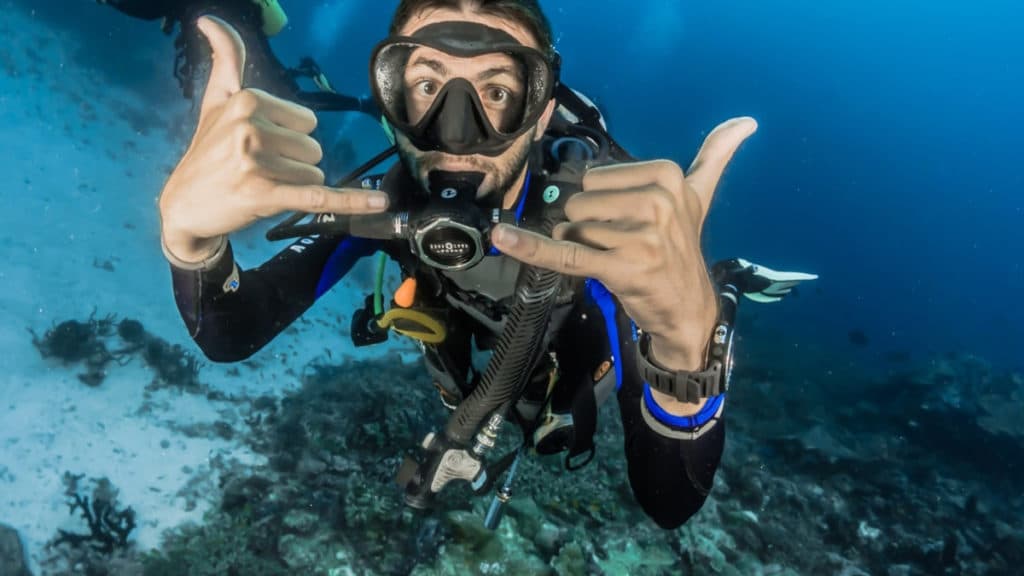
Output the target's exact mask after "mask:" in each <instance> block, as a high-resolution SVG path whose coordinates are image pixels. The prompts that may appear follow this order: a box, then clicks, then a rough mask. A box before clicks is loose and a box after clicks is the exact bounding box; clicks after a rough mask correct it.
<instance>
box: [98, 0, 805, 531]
mask: <svg viewBox="0 0 1024 576" xmlns="http://www.w3.org/2000/svg"><path fill="white" fill-rule="evenodd" d="M108 1H109V2H112V0H108ZM246 1H248V0H238V1H237V2H235V3H236V4H244V3H245V2H246ZM128 3H129V2H127V1H122V2H120V4H122V5H124V4H128ZM209 3H211V4H217V3H215V2H212V1H211V2H209ZM254 3H255V4H257V5H261V6H264V5H266V4H268V3H269V2H267V1H266V0H259V1H255V2H254ZM177 4H182V3H180V2H179V3H177ZM194 4H196V2H192V3H191V5H194ZM219 4H224V5H226V4H229V3H227V2H224V3H219ZM273 4H274V5H276V2H275V3H273ZM147 5H148V4H147ZM122 11H125V10H124V9H123V8H122ZM155 12H156V10H154V11H153V12H152V13H150V14H153V13H155ZM191 14H192V15H193V16H197V15H198V14H199V12H192V13H191ZM220 16H223V17H224V18H225V19H227V16H224V15H223V14H221V15H220ZM225 19H222V18H221V17H218V16H211V15H209V14H205V15H202V16H199V17H198V18H197V19H195V20H182V21H181V24H182V29H183V32H182V33H183V34H192V32H189V30H192V29H193V28H194V29H196V30H198V31H199V33H201V35H202V36H203V37H205V39H206V40H207V41H208V42H209V46H210V48H211V50H212V60H213V61H212V65H211V68H210V74H209V78H208V81H207V84H206V89H205V93H204V94H203V96H202V102H201V109H200V113H199V119H198V124H197V127H196V130H195V134H194V137H193V139H192V142H191V144H190V145H189V147H188V149H187V150H186V152H185V154H184V156H183V157H182V159H181V161H180V163H179V164H178V165H177V167H176V168H175V170H174V171H173V172H172V174H171V175H170V176H169V178H168V180H167V181H166V183H165V186H164V188H163V190H162V192H161V195H160V200H159V210H160V216H161V245H162V248H163V252H164V255H165V256H166V258H167V260H168V261H169V263H170V267H171V275H172V282H173V289H174V296H175V299H176V302H177V306H178V309H179V311H180V313H181V316H182V319H183V320H184V322H185V324H186V326H187V327H188V330H189V334H190V335H191V337H192V338H193V339H194V341H195V342H196V344H197V345H198V346H199V348H200V349H201V350H202V351H203V353H204V354H205V355H206V356H207V357H208V358H210V359H211V360H214V361H219V362H235V361H240V360H243V359H245V358H248V357H250V356H251V355H253V354H254V353H255V352H257V351H258V350H260V349H261V348H262V347H263V346H264V345H266V344H267V343H268V342H270V341H271V340H272V339H273V338H275V337H276V336H277V335H278V334H280V333H281V332H282V331H284V330H285V329H286V328H287V327H288V326H289V325H290V324H291V323H292V322H294V321H295V320H296V319H297V318H298V317H299V316H301V315H302V314H303V313H304V312H305V311H306V310H307V309H309V308H310V306H311V305H312V304H313V303H314V302H316V301H317V300H318V299H319V298H320V297H321V296H323V295H324V294H326V293H327V292H328V291H329V290H330V289H331V288H332V287H333V286H335V285H336V284H337V283H338V281H339V280H340V279H341V278H342V277H344V276H345V274H346V273H347V272H348V271H349V270H350V269H351V268H352V267H353V265H354V264H355V263H356V262H357V261H358V260H359V259H360V258H363V257H367V256H371V255H373V254H375V253H377V254H379V258H380V259H381V262H384V261H388V260H389V261H393V262H396V263H397V264H398V265H399V267H400V269H401V278H402V283H401V285H400V287H399V288H398V289H397V290H396V291H395V293H394V294H393V296H391V297H390V298H387V297H385V295H383V294H382V289H381V286H380V283H379V282H378V286H377V289H376V290H375V291H374V293H372V294H370V295H368V296H367V297H366V300H365V307H364V308H363V309H361V310H359V311H358V312H357V313H356V314H354V315H353V321H352V332H351V336H352V339H353V342H354V344H355V345H357V346H362V345H369V344H373V343H376V342H381V341H384V340H385V339H386V338H388V336H389V334H390V333H391V332H395V333H398V334H400V335H401V336H403V337H408V338H411V339H413V340H414V341H415V342H416V343H417V345H418V347H419V349H420V350H421V351H422V354H423V358H424V361H425V366H426V368H427V370H428V371H429V373H430V375H431V377H432V380H433V383H434V386H435V387H436V388H437V390H438V395H439V399H440V401H441V403H442V404H443V405H444V407H445V408H443V409H446V410H448V411H450V416H449V419H448V421H447V424H446V425H445V427H444V428H443V429H442V430H437V431H436V432H433V433H431V434H429V435H427V437H426V438H424V439H423V442H422V445H421V447H420V449H419V452H418V453H417V455H416V456H415V457H412V456H410V457H407V458H406V460H405V462H404V463H403V464H402V466H401V467H400V469H399V470H397V471H396V480H397V481H398V483H399V484H400V485H401V486H402V488H403V490H404V497H405V501H406V503H407V504H408V505H409V506H412V507H414V508H418V509H426V508H430V507H431V506H432V505H433V504H434V499H435V497H436V495H437V494H438V493H439V492H441V491H442V490H444V489H445V488H446V487H447V486H449V485H451V484H452V483H455V482H464V483H466V484H468V485H469V486H470V487H471V488H472V491H473V492H474V493H475V494H484V493H489V492H495V494H494V497H493V500H492V504H491V508H490V510H489V511H488V513H487V517H486V519H485V524H486V525H487V526H488V527H490V528H493V527H495V526H496V525H497V523H498V521H499V520H500V518H501V510H502V505H503V504H504V503H505V502H507V501H508V499H509V498H510V497H511V493H512V481H513V478H514V476H515V472H516V469H517V464H518V462H519V461H520V459H521V458H522V457H523V456H524V455H526V454H542V455H555V454H560V455H562V458H563V463H564V466H565V468H566V469H568V470H575V469H578V468H580V467H582V466H584V465H586V464H587V463H588V462H589V461H590V460H591V458H592V457H593V455H594V451H595V447H594V442H593V435H594V432H595V426H596V418H597V409H598V407H599V406H600V405H601V404H602V403H603V402H604V401H605V400H607V399H608V398H609V397H611V396H612V395H615V396H616V398H617V400H618V402H619V408H620V413H621V418H622V424H623V428H624V431H625V438H624V451H625V456H626V459H627V462H628V476H629V483H630V486H631V488H632V491H633V494H634V495H635V498H636V500H637V502H638V503H639V504H640V506H641V507H642V508H643V510H644V511H645V512H646V514H647V515H648V516H649V517H650V518H651V519H652V520H653V521H654V522H656V523H657V524H658V525H659V526H661V527H663V528H666V529H670V528H675V527H678V526H680V525H682V524H683V523H684V522H686V520H687V519H688V518H690V517H691V516H692V515H693V514H694V513H696V512H697V511H698V510H699V509H700V508H701V506H702V505H703V503H704V501H705V500H706V498H707V496H708V494H709V490H710V488H711V486H712V482H713V479H714V476H715V472H716V470H717V468H718V465H719V462H720V459H721V455H722V450H723V446H724V442H725V423H724V421H723V412H724V407H725V396H726V392H727V390H728V387H729V382H730V376H731V372H732V343H733V325H734V319H735V315H736V311H737V306H738V303H739V296H740V295H741V294H742V295H744V296H746V297H748V298H751V299H753V300H756V301H761V302H771V301H777V300H779V299H780V298H782V297H783V296H784V295H785V294H787V293H788V292H789V291H790V289H791V288H792V287H793V286H794V285H796V284H797V283H798V282H800V281H802V280H809V279H813V278H815V276H814V275H810V274H800V273H785V272H776V271H774V270H771V269H768V268H766V267H764V266H759V265H756V264H753V263H751V262H748V261H746V260H743V259H730V260H725V261H722V262H718V263H716V264H715V265H714V266H712V267H711V269H710V270H709V269H708V268H707V266H706V265H705V261H704V258H703V255H702V253H701V247H700V237H701V231H702V227H703V223H704V220H705V217H706V215H707V212H708V209H709V207H710V205H711V201H712V198H713V195H714V191H715V188H716V186H717V184H718V181H719V179H720V177H721V174H722V172H723V171H724V169H725V168H726V166H727V164H728V163H729V162H730V160H731V158H732V156H733V154H734V152H735V151H736V149H737V148H738V147H739V146H740V145H741V144H742V143H743V141H744V140H746V138H748V137H749V136H750V135H751V134H753V133H754V131H755V130H756V123H755V121H754V120H753V119H751V118H735V119H732V120H729V121H727V122H725V123H723V124H721V125H719V126H718V127H717V128H715V129H714V130H713V131H712V132H711V133H710V134H709V135H708V136H707V138H706V139H705V141H704V144H703V146H702V147H701V149H700V151H699V152H698V154H697V156H696V159H695V160H694V161H693V163H692V165H691V166H690V168H689V170H687V171H686V172H685V173H684V171H683V170H682V169H681V168H680V167H679V166H678V165H677V164H675V163H674V162H671V161H668V160H653V161H639V160H637V159H636V158H633V157H632V156H631V155H629V154H628V153H627V152H626V151H625V150H624V149H623V148H622V146H620V145H619V144H618V143H617V142H616V141H615V140H614V138H612V137H611V135H610V134H609V133H608V131H607V125H606V124H605V122H604V119H603V117H602V116H601V113H600V112H599V111H598V110H597V108H596V107H595V106H594V105H593V104H592V102H591V101H590V100H589V99H587V98H586V97H585V96H583V95H582V94H580V93H579V92H576V91H574V90H572V89H571V88H569V87H568V86H566V85H565V84H564V83H563V82H562V81H561V58H560V56H559V54H558V53H557V52H556V51H555V49H554V46H553V40H552V31H551V28H550V24H549V22H548V20H547V18H546V17H545V15H544V14H543V12H542V10H541V8H540V6H539V4H538V2H537V0H401V2H400V5H399V6H398V8H397V10H396V12H395V15H394V18H393V21H392V23H391V26H390V34H389V36H388V37H387V38H386V39H384V40H383V41H381V42H380V43H379V44H378V45H377V46H376V48H375V49H374V50H373V53H372V56H371V61H370V75H369V78H370V87H371V91H372V95H373V98H372V106H370V103H367V102H366V101H364V100H360V99H358V98H350V97H346V96H344V95H339V94H335V93H334V92H333V91H332V90H329V89H325V90H323V92H324V94H320V95H316V96H313V95H309V94H305V95H304V94H301V93H299V92H297V91H295V90H294V89H293V90H291V93H290V94H289V91H288V90H285V91H284V92H283V93H282V92H278V93H272V92H271V91H268V90H265V89H261V88H259V87H253V86H252V85H250V84H248V78H249V77H250V73H249V72H248V71H249V66H248V64H249V55H250V43H249V42H247V41H246V39H245V38H244V37H243V36H242V35H240V34H239V33H238V31H237V30H236V25H235V24H234V23H229V22H228V21H225ZM249 27H250V29H254V27H252V26H251V23H250V25H249ZM186 29H188V30H186ZM260 30H262V29H260ZM261 33H263V34H265V32H261ZM260 42H265V39H263V40H261V41H260ZM258 45H259V46H262V44H259V43H258ZM324 84H326V82H325V83H324ZM319 85H320V83H318V86H319ZM346 106H347V108H346ZM323 110H353V111H360V112H364V113H370V114H374V115H375V116H377V117H378V118H379V119H380V121H381V122H382V124H383V125H384V126H385V128H386V130H387V133H388V134H389V136H390V138H391V139H392V144H393V146H392V147H391V148H389V149H388V150H386V151H384V152H383V153H382V154H380V155H378V156H377V157H375V158H374V159H373V160H371V161H370V162H368V163H367V164H366V165H364V166H363V167H360V168H359V169H357V170H356V171H354V172H353V173H352V174H351V175H349V176H348V177H346V178H343V179H341V180H340V181H339V182H337V183H336V184H335V185H333V186H328V185H325V177H324V174H323V172H322V171H321V170H320V169H319V168H318V164H319V163H320V162H321V160H322V159H323V153H322V150H321V148H320V145H319V143H318V142H317V140H315V139H314V138H312V137H311V136H310V134H312V133H313V131H314V130H315V128H316V126H317V116H316V115H315V114H314V111H323ZM394 154H397V156H398V161H397V162H395V163H394V164H393V166H392V167H391V168H390V169H388V170H387V171H386V172H384V173H381V174H376V173H371V170H372V169H373V168H375V167H376V166H378V165H380V164H381V163H383V161H384V160H385V159H387V158H389V157H390V156H392V155H394ZM286 212H294V214H293V215H291V216H290V217H288V218H287V219H285V220H284V221H283V222H281V223H280V224H278V225H277V226H276V227H275V228H274V229H272V230H271V231H270V232H269V233H268V235H267V236H268V239H271V240H280V239H283V238H298V239H297V240H295V241H294V242H293V243H291V244H290V245H288V246H287V247H285V248H284V249H283V250H281V251H280V252H279V253H278V254H277V255H276V256H274V257H273V258H271V259H270V260H269V261H267V262H265V263H263V264H261V265H260V266H257V267H255V268H251V269H242V268H240V267H239V265H238V263H237V262H236V260H235V258H234V254H233V251H232V246H231V242H230V240H229V235H230V234H231V233H233V232H236V231H238V230H240V229H242V228H244V227H246V226H248V225H250V224H252V223H254V222H255V221H257V220H259V219H263V218H270V217H273V216H276V215H279V214H283V213H286ZM474 351H477V352H483V353H487V354H489V356H488V355H487V354H483V356H486V360H485V361H482V362H478V360H479V358H480V356H481V354H474ZM478 363H479V364H480V365H477V364H478ZM398 401H401V399H398ZM509 422H511V423H513V424H514V425H515V426H516V427H517V428H518V430H519V431H520V432H521V434H522V439H521V442H520V443H518V447H517V448H516V449H515V450H513V451H511V452H510V453H508V454H505V455H503V456H501V457H498V458H494V457H493V456H492V454H491V452H492V451H493V450H494V447H495V444H496V439H497V437H498V435H499V434H500V433H501V431H502V428H503V427H504V425H505V424H506V423H509ZM501 477H504V481H502V482H500V483H499V478H501Z"/></svg>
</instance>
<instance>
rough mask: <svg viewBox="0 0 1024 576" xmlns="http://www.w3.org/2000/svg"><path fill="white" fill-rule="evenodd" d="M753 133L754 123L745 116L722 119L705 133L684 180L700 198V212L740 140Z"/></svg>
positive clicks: (709, 199)
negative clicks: (706, 134)
mask: <svg viewBox="0 0 1024 576" xmlns="http://www.w3.org/2000/svg"><path fill="white" fill-rule="evenodd" d="M756 131H757V121H756V120H754V119H753V118H751V117H749V116H743V117H740V118H733V119H731V120H726V121H725V122H722V123H721V124H719V125H718V126H716V127H715V129H714V130H712V131H711V133H710V134H708V136H707V138H705V139H704V144H703V145H702V146H701V147H700V151H699V152H697V157H696V158H694V160H693V163H692V164H690V169H689V170H688V171H687V175H686V181H687V182H689V183H690V185H691V186H693V189H694V191H696V192H697V195H698V196H700V199H701V203H702V205H703V206H704V209H705V210H707V209H708V207H709V206H711V198H712V196H714V194H715V188H717V187H718V181H719V180H720V179H721V178H722V172H724V171H725V167H726V166H728V165H729V162H730V161H731V160H732V157H733V154H735V153H736V149H737V148H739V147H740V144H743V141H744V140H746V139H747V138H749V137H750V135H751V134H753V133H754V132H756Z"/></svg>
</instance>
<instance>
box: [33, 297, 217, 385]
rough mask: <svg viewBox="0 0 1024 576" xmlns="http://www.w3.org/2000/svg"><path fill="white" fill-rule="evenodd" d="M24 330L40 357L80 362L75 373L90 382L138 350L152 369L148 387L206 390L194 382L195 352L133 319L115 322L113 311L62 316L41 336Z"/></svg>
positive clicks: (196, 377) (97, 381)
mask: <svg viewBox="0 0 1024 576" xmlns="http://www.w3.org/2000/svg"><path fill="white" fill-rule="evenodd" d="M29 332H30V333H31V334H32V343H33V344H34V345H35V347H36V349H38V350H39V353H40V354H41V355H42V356H43V357H44V358H53V359H56V360H59V361H60V362H61V363H63V364H64V365H69V364H78V363H82V364H85V368H86V371H85V372H84V373H81V374H78V379H79V380H81V381H82V382H83V383H84V384H87V385H89V386H99V385H100V384H102V383H103V380H104V379H105V378H106V376H107V366H108V365H109V364H110V363H111V362H116V363H118V364H119V365H122V366H123V365H125V364H127V363H128V362H130V361H131V359H132V358H133V357H134V356H135V355H139V356H141V358H142V359H143V360H144V361H145V362H146V364H147V365H148V366H149V367H151V368H152V369H153V370H154V371H155V373H156V377H155V378H154V379H153V382H152V383H151V384H150V385H149V386H148V389H150V390H153V389H157V388H162V387H168V386H170V387H174V388H178V389H181V390H183V391H186V392H192V393H201V392H206V391H207V390H206V388H205V387H204V386H203V385H202V384H201V383H200V382H199V362H198V360H197V359H196V358H195V356H193V355H192V354H190V353H189V352H188V351H186V350H185V349H184V348H183V347H182V346H180V345H178V344H171V343H169V342H167V341H166V340H163V339H162V338H159V337H157V336H154V335H152V334H150V333H149V332H147V331H146V329H145V328H144V327H143V326H142V323H141V322H139V321H138V320H133V319H130V318H125V319H122V320H120V321H118V320H117V318H116V316H114V315H113V314H111V315H107V316H105V317H103V318H99V319H97V318H96V313H95V311H94V312H93V313H92V314H91V315H90V316H89V318H88V319H87V320H85V321H84V322H83V321H79V320H65V321H63V322H60V323H59V324H56V325H54V326H53V327H52V328H50V329H49V330H47V331H46V333H45V334H44V335H43V336H42V337H40V336H39V335H38V334H36V333H35V331H33V330H32V329H29ZM115 335H116V336H117V338H119V339H120V346H119V347H117V348H115V349H113V350H112V349H111V348H110V344H111V342H110V341H111V340H112V339H113V338H114V337H115Z"/></svg>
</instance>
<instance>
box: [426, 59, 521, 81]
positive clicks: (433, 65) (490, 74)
mask: <svg viewBox="0 0 1024 576" xmlns="http://www.w3.org/2000/svg"><path fill="white" fill-rule="evenodd" d="M416 66H426V67H427V68H430V69H431V70H433V71H434V72H437V73H438V74H441V75H442V76H445V75H447V71H448V69H447V67H446V66H445V65H444V63H443V62H441V61H440V60H434V59H432V58H425V57H423V56H419V57H417V58H416V59H415V60H413V62H412V64H410V65H409V68H415V67H416ZM502 74H508V75H509V76H511V77H513V78H517V79H518V78H519V75H518V74H516V71H515V69H514V68H513V67H512V66H495V67H494V68H488V69H487V70H484V71H483V72H481V73H480V74H478V75H477V80H490V79H491V78H494V77H495V76H501V75H502Z"/></svg>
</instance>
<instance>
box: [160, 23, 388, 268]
mask: <svg viewBox="0 0 1024 576" xmlns="http://www.w3.org/2000/svg"><path fill="white" fill-rule="evenodd" d="M198 25H199V29H200V31H202V33H203V34H204V35H205V36H206V38H207V39H208V40H209V42H210V47H211V49H212V51H213V65H212V68H211V71H210V79H209V81H208V83H207V86H206V93H205V94H204V96H203V102H202V106H201V109H200V113H199V122H198V125H197V126H196V131H195V135H194V136H193V137H192V142H191V144H189V147H188V150H186V152H185V155H184V156H183V157H182V159H181V161H180V162H179V163H178V166H177V167H176V168H175V169H174V171H173V172H172V173H171V175H170V177H169V178H168V180H167V183H166V184H165V185H164V189H163V191H162V192H161V194H160V201H159V207H160V218H161V234H162V236H163V242H164V247H165V249H166V250H167V251H169V252H170V253H171V254H170V255H171V256H174V257H175V258H177V259H179V260H181V261H184V262H186V263H199V262H203V261H204V260H206V259H207V258H209V257H211V256H212V255H213V254H214V253H215V252H216V250H217V248H218V247H220V246H221V244H222V242H223V240H224V237H225V236H226V235H228V234H230V233H232V232H235V231H236V230H240V229H242V228H244V227H246V226H248V225H250V224H252V223H253V222H255V221H256V220H258V219H260V218H267V217H270V216H274V215H276V214H280V213H282V212H286V211H299V212H314V213H318V212H332V213H337V214H367V213H374V212H382V211H383V210H385V209H386V207H387V196H386V195H385V194H383V193H381V192H376V191H370V190H361V189H338V188H331V187H328V186H324V185H323V184H324V174H323V172H322V171H321V170H320V169H319V168H317V166H316V164H317V163H319V162H320V160H321V158H322V157H323V150H322V149H321V148H320V144H319V143H318V142H317V141H316V140H314V139H313V138H312V137H311V136H310V133H312V132H313V129H314V128H316V123H317V119H316V116H315V115H314V114H313V112H312V111H311V110H309V109H308V108H305V107H303V106H300V105H298V104H296V103H293V102H289V101H287V100H283V99H281V98H277V97H276V96H273V95H271V94H268V93H266V92H264V91H262V90H257V89H249V88H242V74H243V71H244V69H245V45H244V44H243V43H242V39H241V37H240V36H239V35H238V32H236V31H235V29H234V28H232V27H231V25H230V24H228V23H227V22H224V21H223V20H220V19H218V18H214V17H212V16H203V17H202V18H200V19H199V21H198Z"/></svg>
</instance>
